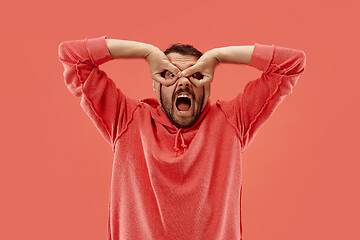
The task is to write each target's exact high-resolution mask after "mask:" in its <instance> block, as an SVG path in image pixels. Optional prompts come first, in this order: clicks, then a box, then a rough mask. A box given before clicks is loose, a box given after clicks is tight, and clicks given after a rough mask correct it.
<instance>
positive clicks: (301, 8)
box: [0, 0, 360, 240]
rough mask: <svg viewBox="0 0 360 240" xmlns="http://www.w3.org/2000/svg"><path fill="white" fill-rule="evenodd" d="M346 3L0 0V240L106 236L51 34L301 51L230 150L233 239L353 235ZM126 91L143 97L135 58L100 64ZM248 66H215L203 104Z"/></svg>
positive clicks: (96, 172)
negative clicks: (233, 153)
mask: <svg viewBox="0 0 360 240" xmlns="http://www.w3.org/2000/svg"><path fill="white" fill-rule="evenodd" d="M359 5H360V4H359V2H358V1H355V0H352V1H351V0H342V1H334V0H331V1H325V0H321V1H310V0H305V1H289V0H286V1H285V0H274V1H265V0H259V1H239V0H231V1H215V0H207V1H204V0H201V1H189V0H184V1H165V0H162V1H138V0H132V1H126V2H125V1H94V0H87V1H84V0H81V1H70V0H64V1H45V0H34V1H14V2H10V1H7V2H6V3H3V4H2V8H1V10H0V11H1V14H0V20H1V25H2V27H1V29H2V31H1V35H2V36H1V40H0V41H1V44H0V47H1V57H0V61H1V75H2V78H1V82H2V84H1V85H2V87H1V94H0V98H1V99H0V100H1V101H0V104H1V106H0V107H1V112H2V114H1V116H2V117H1V124H0V126H1V142H0V143H1V151H0V154H1V155H0V159H1V168H0V189H1V198H0V203H1V204H0V213H1V214H0V226H1V227H0V228H1V230H0V239H6V240H13V239H36V240H45V239H46V240H48V239H51V240H63V239H86V240H92V239H94V240H95V239H96V240H98V239H106V232H107V217H108V215H107V214H108V212H107V204H108V194H109V189H110V179H111V169H112V160H113V155H112V154H113V153H112V151H111V147H110V145H108V144H107V142H106V141H105V140H104V139H103V138H102V136H101V135H100V133H99V132H98V131H97V129H96V128H95V127H94V125H93V124H92V122H91V121H90V119H89V118H88V117H87V115H86V114H85V113H84V112H83V111H82V109H81V108H80V105H79V103H80V99H77V98H76V97H75V96H73V95H71V94H70V92H69V91H68V90H67V89H66V87H65V84H64V79H63V75H62V73H63V67H62V65H61V63H60V61H59V60H58V55H57V54H58V45H59V44H60V42H62V41H66V40H76V39H84V38H86V37H87V38H93V37H100V36H103V35H106V36H107V37H108V38H117V39H124V40H134V41H141V42H146V43H150V44H153V45H155V46H157V47H159V48H160V49H163V50H164V49H165V48H167V47H168V46H169V45H171V44H172V43H176V42H182V43H191V44H193V45H194V46H195V47H198V48H199V49H200V50H201V51H207V50H210V49H212V48H215V47H223V46H230V45H250V44H254V43H255V42H257V43H261V44H275V45H278V46H283V47H289V48H295V49H300V50H303V51H304V52H305V53H306V56H307V65H306V68H305V72H304V74H303V75H302V76H301V77H300V79H299V81H298V83H297V85H296V87H295V88H294V91H293V93H292V94H291V95H290V96H287V97H286V98H285V99H284V101H283V102H282V103H281V104H280V105H279V107H278V108H277V110H276V111H275V112H274V114H273V116H272V117H271V119H269V121H268V122H267V123H266V124H265V125H264V126H263V127H262V128H261V130H260V131H259V132H258V134H257V136H256V137H255V139H254V141H253V142H252V143H251V145H250V146H249V147H248V149H247V151H246V152H245V153H244V155H243V170H242V171H243V184H244V186H243V236H244V239H245V240H263V239H264V240H265V239H266V240H275V239H276V240H288V239H291V240H300V239H301V240H303V239H310V240H313V239H314V240H315V239H316V240H317V239H327V240H335V239H336V240H338V239H346V240H355V239H360V233H359V231H358V227H359V215H360V207H359V202H360V191H359V183H360V181H359V180H360V177H359V174H358V173H359V166H360V156H359V149H360V144H359V133H360V131H359V130H360V127H359V122H360V112H359V109H360V106H359V105H360V101H359V89H360V78H359V63H360V61H359V59H360V58H359V54H360V44H359V42H360V38H359V36H360V31H359V27H358V25H359V23H360V17H359V9H360V6H359ZM100 68H101V69H102V70H104V71H106V72H107V74H108V75H109V76H110V77H111V78H112V79H113V80H114V81H115V82H116V84H117V86H118V87H119V88H121V90H122V91H123V92H124V93H125V94H126V95H127V96H129V97H133V98H145V97H155V94H154V92H153V90H152V81H151V78H150V74H149V67H148V65H147V63H146V61H145V60H142V59H130V60H128V59H126V60H125V59H121V60H114V61H110V62H108V63H105V64H103V65H102V66H101V67H100ZM260 74H261V72H260V71H259V70H257V69H254V68H251V67H249V66H245V65H234V64H222V65H220V66H219V67H218V68H217V69H216V72H215V78H214V82H213V84H212V93H211V94H212V95H211V100H212V103H214V102H215V100H216V99H224V100H227V99H231V98H233V97H235V95H236V94H237V93H238V92H239V91H242V90H243V88H244V86H245V84H246V83H247V82H248V81H250V80H253V79H255V78H257V77H259V76H260Z"/></svg>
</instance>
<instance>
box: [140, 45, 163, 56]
mask: <svg viewBox="0 0 360 240" xmlns="http://www.w3.org/2000/svg"><path fill="white" fill-rule="evenodd" d="M157 51H161V50H160V49H159V48H158V47H155V46H154V45H151V44H146V47H145V49H144V58H145V59H146V60H148V56H149V55H150V54H151V53H154V52H157Z"/></svg>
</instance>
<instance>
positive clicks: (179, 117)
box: [160, 53, 204, 128]
mask: <svg viewBox="0 0 360 240" xmlns="http://www.w3.org/2000/svg"><path fill="white" fill-rule="evenodd" d="M167 57H168V59H169V61H170V62H171V63H172V64H174V65H175V66H176V67H177V68H179V69H180V70H181V71H183V70H185V69H187V68H189V67H191V66H192V65H194V64H195V63H196V61H197V60H198V58H197V57H195V56H192V55H181V54H179V53H169V54H168V55H167ZM166 77H170V78H171V77H173V75H172V73H170V72H165V78H166ZM200 77H201V74H199V73H196V74H194V75H193V76H190V77H189V78H194V80H196V79H195V78H200ZM160 95H161V99H160V100H161V106H162V109H163V111H164V112H165V114H166V115H167V116H168V118H169V119H170V120H171V122H172V123H173V124H174V125H175V126H176V127H178V128H186V127H191V126H192V125H194V124H195V122H196V121H197V119H198V118H199V116H200V114H201V108H202V104H203V100H204V88H203V87H199V88H198V87H196V86H195V85H193V84H192V83H191V81H190V80H189V79H188V78H186V77H181V78H179V79H178V80H177V81H176V82H175V83H174V84H173V85H170V86H164V85H161V88H160Z"/></svg>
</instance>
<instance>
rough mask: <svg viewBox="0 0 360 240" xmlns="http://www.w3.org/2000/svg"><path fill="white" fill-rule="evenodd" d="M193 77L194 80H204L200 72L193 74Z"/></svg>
mask: <svg viewBox="0 0 360 240" xmlns="http://www.w3.org/2000/svg"><path fill="white" fill-rule="evenodd" d="M191 76H192V77H193V78H196V79H197V80H200V79H202V78H203V75H202V74H201V73H199V72H197V73H194V74H192V75H191Z"/></svg>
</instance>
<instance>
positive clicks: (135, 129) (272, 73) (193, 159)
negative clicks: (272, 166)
mask: <svg viewBox="0 0 360 240" xmlns="http://www.w3.org/2000/svg"><path fill="white" fill-rule="evenodd" d="M105 38H106V36H103V37H99V38H92V39H84V40H75V41H66V42H63V43H61V44H60V46H59V58H60V61H61V62H62V63H63V66H64V68H65V70H64V79H65V84H66V87H67V88H68V89H69V91H70V92H71V93H72V94H73V95H74V96H76V97H79V98H81V102H80V105H81V107H82V109H83V110H84V111H85V112H86V114H87V115H88V116H89V117H90V119H91V120H92V122H93V123H94V124H95V126H96V127H97V129H98V130H99V131H100V133H101V134H102V136H103V137H104V138H105V140H106V141H107V142H108V143H109V144H110V146H111V147H112V150H113V152H114V160H113V169H112V180H111V188H110V195H109V205H108V207H109V208H108V209H109V213H108V214H109V215H108V216H109V220H108V240H119V239H121V240H147V239H149V240H150V239H151V240H152V239H156V240H165V239H166V240H172V239H174V240H200V239H203V240H213V239H214V240H215V239H217V240H225V239H226V240H233V239H234V240H235V239H236V240H238V239H242V222H241V220H242V219H241V199H242V180H241V179H242V178H241V164H242V158H241V155H242V152H243V151H244V150H245V149H246V148H247V146H248V145H249V144H250V142H251V141H252V139H253V138H254V136H255V134H256V133H257V131H258V130H259V128H260V127H261V126H262V125H263V124H264V123H265V122H266V121H267V119H269V117H270V116H271V115H272V113H273V111H274V110H275V109H276V107H277V106H278V104H279V103H280V102H281V101H282V100H283V98H284V97H285V96H286V95H289V94H291V92H292V89H293V87H294V86H295V84H296V82H297V80H298V78H299V76H300V75H301V74H302V73H303V71H304V67H305V54H304V52H303V51H300V50H295V49H289V48H284V47H278V46H274V45H262V44H258V43H255V44H254V45H255V47H254V51H253V54H252V57H251V60H250V63H249V66H252V67H255V68H257V69H259V70H261V71H262V74H261V76H260V77H259V78H258V79H256V80H253V81H250V82H248V83H247V85H246V86H245V88H244V91H243V92H242V93H239V94H238V95H237V97H236V98H234V99H233V100H231V101H217V102H216V103H215V104H213V105H211V104H210V100H209V101H208V102H207V104H206V107H205V109H204V110H203V112H202V114H201V116H200V118H199V120H198V121H197V122H196V124H195V125H194V126H193V127H191V128H188V129H178V128H176V127H175V126H174V125H173V124H172V123H171V122H170V120H169V119H168V118H167V117H166V115H165V113H164V112H163V111H162V109H161V107H160V106H159V103H158V101H157V100H156V99H143V100H134V99H130V98H128V97H126V96H125V95H124V94H123V93H122V92H121V91H120V90H119V88H117V87H116V85H115V83H114V82H113V81H112V80H111V79H110V78H109V77H108V76H107V75H106V73H105V72H104V71H102V70H100V69H99V65H101V64H103V63H105V62H108V61H110V60H112V57H111V55H110V53H109V50H108V48H107V46H106V42H105Z"/></svg>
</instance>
